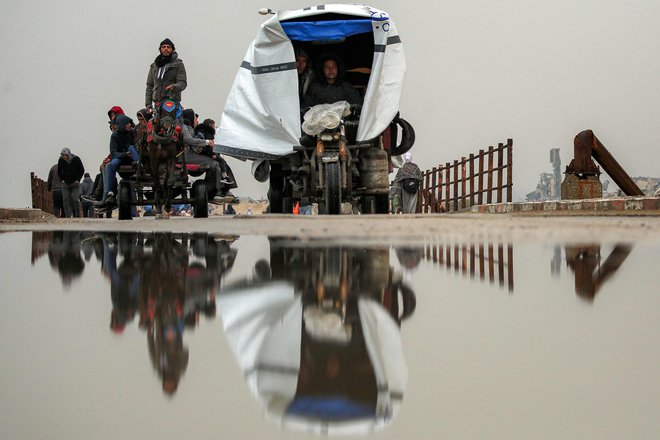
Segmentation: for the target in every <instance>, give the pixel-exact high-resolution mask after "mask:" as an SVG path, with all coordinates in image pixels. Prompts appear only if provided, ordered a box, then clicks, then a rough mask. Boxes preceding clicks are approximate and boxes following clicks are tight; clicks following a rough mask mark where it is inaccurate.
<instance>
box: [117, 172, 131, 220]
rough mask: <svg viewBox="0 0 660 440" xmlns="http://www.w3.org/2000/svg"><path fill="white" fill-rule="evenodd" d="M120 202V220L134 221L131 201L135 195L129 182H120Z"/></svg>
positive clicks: (118, 216)
mask: <svg viewBox="0 0 660 440" xmlns="http://www.w3.org/2000/svg"><path fill="white" fill-rule="evenodd" d="M118 192H119V200H118V201H117V202H118V205H119V209H118V211H119V212H118V215H117V218H118V219H119V220H133V216H132V215H131V199H132V198H133V197H132V196H133V194H132V191H131V184H130V183H129V182H128V181H127V180H122V181H121V182H119V191H118Z"/></svg>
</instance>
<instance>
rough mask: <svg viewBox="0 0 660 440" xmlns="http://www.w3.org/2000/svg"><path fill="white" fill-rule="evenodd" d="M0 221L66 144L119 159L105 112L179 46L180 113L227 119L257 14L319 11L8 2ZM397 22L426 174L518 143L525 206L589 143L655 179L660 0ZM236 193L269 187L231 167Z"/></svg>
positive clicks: (410, 15)
mask: <svg viewBox="0 0 660 440" xmlns="http://www.w3.org/2000/svg"><path fill="white" fill-rule="evenodd" d="M2 3H3V4H2V14H1V15H0V35H1V37H2V42H3V54H2V56H3V60H2V67H1V68H0V102H1V103H2V105H1V106H0V124H1V132H2V140H1V141H0V148H1V149H2V152H3V153H4V154H3V161H2V163H1V164H0V182H2V188H3V189H2V191H1V192H0V207H26V206H30V205H31V196H30V185H29V175H30V172H31V171H34V172H35V173H36V174H37V175H38V176H39V177H41V178H43V179H44V180H45V179H46V177H47V175H48V170H49V168H50V166H51V165H53V164H54V163H56V161H57V159H58V157H59V152H60V150H61V149H62V147H64V146H68V147H70V148H71V150H72V151H73V152H74V153H75V154H77V155H79V156H80V157H81V159H82V161H83V163H84V165H85V168H86V169H87V170H89V172H90V174H92V176H94V175H95V174H96V173H97V172H98V165H99V164H100V162H101V160H102V159H103V157H105V156H106V155H107V153H108V141H109V138H110V131H109V130H108V125H107V114H106V113H107V110H108V109H109V108H110V107H112V106H113V105H119V106H121V107H123V109H124V110H125V111H126V112H127V113H128V114H129V115H130V116H131V117H134V116H135V112H136V111H137V110H139V109H140V108H142V106H143V105H144V88H145V80H146V76H147V70H148V67H149V65H150V64H151V62H153V59H154V58H155V56H156V55H157V47H158V43H159V42H160V41H161V40H162V39H163V38H164V37H169V38H170V39H171V40H172V41H173V42H174V44H175V45H176V49H177V52H178V53H179V57H180V58H181V59H183V61H184V63H185V65H186V69H187V72H188V88H187V89H186V90H185V91H184V92H183V100H182V103H183V105H184V106H185V107H190V108H193V109H194V110H195V111H196V112H197V113H199V114H200V117H201V118H202V119H204V118H207V117H211V118H213V119H215V120H216V121H218V120H219V119H220V116H221V114H222V109H223V106H224V103H225V99H226V97H227V93H228V91H229V89H230V87H231V85H232V82H233V79H234V75H235V74H236V71H237V69H238V66H239V65H240V63H241V61H242V59H243V56H244V54H245V51H246V49H247V47H248V45H249V43H250V41H251V40H252V39H253V38H254V36H255V35H256V32H257V29H258V26H259V25H260V24H261V23H262V22H263V21H264V20H265V18H264V17H262V16H260V15H258V14H257V12H256V11H257V10H258V9H259V8H261V7H270V8H271V9H275V10H277V9H297V8H301V7H304V6H310V5H316V4H317V3H314V2H309V1H295V0H282V1H277V2H271V3H269V2H268V1H262V0H259V1H256V0H244V1H240V2H225V1H218V0H195V1H193V2H182V1H170V0H160V1H151V0H148V1H125V0H115V1H111V2H107V1H104V2H99V1H89V0H86V1H82V0H67V1H45V0H24V1H21V2H9V1H7V0H3V1H2ZM369 4H370V5H371V6H373V7H376V8H379V9H382V10H385V11H387V12H388V13H389V14H390V16H391V17H392V19H393V20H394V21H395V23H396V25H397V28H398V30H399V33H400V35H401V39H402V41H403V44H404V48H405V52H406V59H407V65H408V70H407V74H406V81H405V84H404V89H403V97H402V102H401V114H402V116H403V117H404V118H405V119H407V120H408V121H410V122H411V123H412V124H413V126H414V127H415V129H416V132H417V143H416V144H415V147H414V148H413V150H412V152H413V154H414V157H415V161H416V162H417V163H418V164H419V165H420V167H421V168H422V169H427V168H431V167H433V166H435V165H437V164H439V163H444V162H446V161H452V160H454V159H459V158H460V157H461V156H465V155H469V154H470V153H474V152H477V151H478V150H479V149H480V148H484V147H488V146H489V145H497V143H498V142H506V139H507V138H513V140H514V174H513V176H514V179H513V181H514V198H515V199H521V198H524V196H525V194H527V193H528V192H531V191H532V190H534V188H535V187H536V183H537V182H538V178H539V175H540V173H542V172H550V171H551V170H552V165H551V164H550V162H549V156H550V155H549V150H550V148H560V149H561V159H562V170H563V168H564V167H565V166H566V165H567V164H568V162H569V161H570V158H571V157H572V155H573V138H574V136H575V135H576V134H577V133H578V132H580V131H582V130H584V129H592V130H594V132H595V133H596V135H597V136H598V137H599V138H600V140H601V141H602V142H603V144H604V145H605V146H606V147H607V148H608V149H609V150H610V152H612V154H613V155H614V157H615V158H616V159H617V160H618V161H619V163H620V164H621V165H622V166H623V167H624V169H625V170H626V171H627V172H628V173H629V174H631V175H633V176H652V177H657V176H660V166H659V164H660V161H659V160H658V159H659V158H660V145H658V140H659V139H660V136H659V135H660V124H659V121H660V56H659V55H658V42H659V41H660V2H659V1H657V0H626V1H623V0H580V1H576V0H552V1H539V0H499V1H498V0H460V1H459V0H456V1H433V2H432V1H401V0H396V1H395V0H387V1H373V2H371V3H369ZM230 163H231V165H232V168H233V169H234V170H235V172H236V174H237V178H238V181H239V182H238V183H239V185H240V188H239V189H238V190H237V191H236V193H237V194H240V195H252V196H255V197H259V196H262V195H265V193H266V190H267V187H266V185H264V184H258V183H257V182H256V181H255V180H254V179H253V178H252V177H251V175H250V173H249V165H248V164H247V163H243V162H240V161H233V160H232V161H231V162H230Z"/></svg>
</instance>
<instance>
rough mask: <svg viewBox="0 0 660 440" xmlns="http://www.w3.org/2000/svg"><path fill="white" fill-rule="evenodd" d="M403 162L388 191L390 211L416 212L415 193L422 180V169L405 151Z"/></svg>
mask: <svg viewBox="0 0 660 440" xmlns="http://www.w3.org/2000/svg"><path fill="white" fill-rule="evenodd" d="M404 161H405V162H404V164H403V166H402V167H401V168H399V171H398V172H397V173H396V177H395V178H394V182H393V183H392V191H391V193H390V196H391V199H392V212H393V213H395V214H397V213H399V212H403V213H414V212H417V193H418V191H419V185H420V184H421V182H422V170H420V169H419V167H418V166H417V164H415V163H414V162H413V161H412V154H411V153H409V152H408V153H406V154H405V156H404Z"/></svg>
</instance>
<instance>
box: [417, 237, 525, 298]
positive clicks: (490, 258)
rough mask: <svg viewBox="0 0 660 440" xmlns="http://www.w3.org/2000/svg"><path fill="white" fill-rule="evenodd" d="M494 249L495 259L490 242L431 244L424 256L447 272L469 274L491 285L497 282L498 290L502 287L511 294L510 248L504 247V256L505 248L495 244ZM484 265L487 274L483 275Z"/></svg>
mask: <svg viewBox="0 0 660 440" xmlns="http://www.w3.org/2000/svg"><path fill="white" fill-rule="evenodd" d="M496 246H497V256H496V255H495V245H493V244H492V243H488V244H484V243H479V244H475V243H461V244H453V245H451V244H446V245H443V244H432V245H427V246H426V255H425V257H426V259H427V260H431V261H433V263H437V264H438V265H440V266H444V267H445V268H447V269H448V270H453V271H454V272H460V273H462V274H463V275H466V274H468V273H469V274H470V278H476V277H477V275H478V276H479V279H480V280H481V281H485V280H486V279H487V280H488V281H489V282H490V283H491V284H493V283H495V282H498V283H499V285H500V287H504V286H505V285H506V286H507V287H508V289H509V292H513V245H511V244H507V245H506V254H505V253H504V247H505V245H503V244H502V243H498V244H497V245H496ZM505 256H506V258H505ZM486 264H487V265H488V273H486ZM495 266H497V278H495ZM505 269H506V273H507V276H506V278H505V277H504V271H505Z"/></svg>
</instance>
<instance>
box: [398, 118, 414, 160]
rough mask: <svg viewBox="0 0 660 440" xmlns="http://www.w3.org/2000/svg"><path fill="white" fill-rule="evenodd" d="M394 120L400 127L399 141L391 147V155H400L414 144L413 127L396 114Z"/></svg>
mask: <svg viewBox="0 0 660 440" xmlns="http://www.w3.org/2000/svg"><path fill="white" fill-rule="evenodd" d="M394 122H395V123H396V124H398V125H399V127H401V143H400V144H399V145H397V146H396V147H393V148H392V156H400V155H402V154H406V153H407V152H408V151H409V150H410V149H411V148H412V146H413V145H414V144H415V129H414V128H413V126H412V125H410V123H409V122H408V121H406V120H405V119H403V118H400V117H398V116H397V117H396V118H394Z"/></svg>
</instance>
